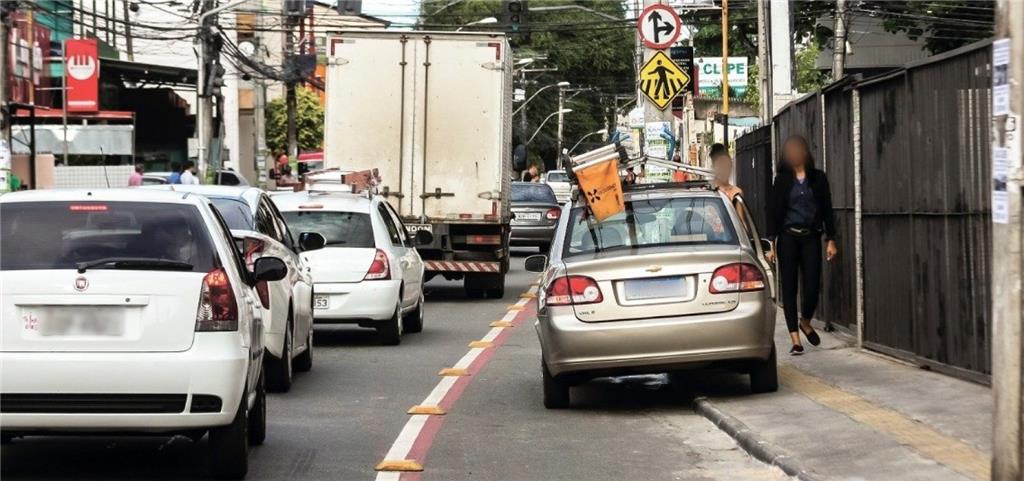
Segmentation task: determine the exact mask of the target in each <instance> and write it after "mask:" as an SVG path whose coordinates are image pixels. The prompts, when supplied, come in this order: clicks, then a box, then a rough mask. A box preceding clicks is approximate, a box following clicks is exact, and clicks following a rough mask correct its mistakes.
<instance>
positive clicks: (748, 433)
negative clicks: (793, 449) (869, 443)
mask: <svg viewBox="0 0 1024 481" xmlns="http://www.w3.org/2000/svg"><path fill="white" fill-rule="evenodd" d="M693 409H694V411H696V412H697V414H700V415H701V416H704V417H705V418H707V420H708V421H711V422H712V423H714V425H715V426H717V427H718V428H719V429H721V430H722V431H723V432H725V433H726V434H728V435H729V437H731V438H733V439H734V440H735V441H736V443H737V444H739V445H740V447H741V448H743V450H744V451H746V452H747V453H749V454H750V455H751V456H753V457H754V458H756V459H757V460H758V461H761V462H763V463H766V464H770V465H772V466H777V467H778V468H779V469H781V470H782V471H783V472H784V473H786V474H787V475H789V476H793V477H796V478H797V479H799V480H800V481H824V478H822V477H819V476H818V475H815V474H812V473H811V472H810V471H808V470H807V469H806V468H804V467H803V466H802V465H801V464H800V462H799V461H797V460H796V459H795V458H793V457H792V456H788V455H786V454H783V452H782V451H781V450H780V449H779V448H778V447H776V446H775V445H773V444H771V443H769V442H768V441H766V440H764V439H762V438H761V437H760V436H758V435H757V434H756V433H755V432H754V431H753V430H751V429H750V428H749V427H747V425H746V424H743V422H742V421H740V420H739V419H736V418H735V417H733V416H731V415H729V414H727V413H726V412H725V411H722V410H721V409H719V408H718V406H716V405H715V403H713V402H712V401H711V400H710V399H708V398H706V397H698V398H696V399H694V400H693Z"/></svg>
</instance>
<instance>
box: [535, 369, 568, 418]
mask: <svg viewBox="0 0 1024 481" xmlns="http://www.w3.org/2000/svg"><path fill="white" fill-rule="evenodd" d="M540 367H541V371H543V373H544V407H546V408H548V409H566V408H568V407H569V383H568V382H566V381H565V379H558V378H556V377H554V376H552V375H551V371H548V365H547V364H544V361H541V363H540Z"/></svg>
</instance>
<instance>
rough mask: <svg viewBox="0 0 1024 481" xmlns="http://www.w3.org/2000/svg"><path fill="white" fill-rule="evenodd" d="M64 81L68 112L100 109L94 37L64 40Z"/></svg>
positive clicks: (97, 65) (98, 70)
mask: <svg viewBox="0 0 1024 481" xmlns="http://www.w3.org/2000/svg"><path fill="white" fill-rule="evenodd" d="M64 60H65V64H64V81H65V85H67V88H68V90H67V109H68V112H96V111H98V110H99V109H100V102H99V92H100V55H99V49H98V48H97V46H96V39H94V38H81V39H68V40H65V41H64Z"/></svg>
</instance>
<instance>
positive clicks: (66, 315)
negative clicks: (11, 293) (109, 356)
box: [26, 306, 125, 337]
mask: <svg viewBox="0 0 1024 481" xmlns="http://www.w3.org/2000/svg"><path fill="white" fill-rule="evenodd" d="M124 314H125V312H124V309H123V308H116V307H115V308H111V307H89V306H73V307H72V306H68V307H63V306H62V307H58V308H52V307H51V308H43V309H40V310H39V311H38V314H37V317H36V320H35V325H34V326H31V327H29V326H26V327H27V328H29V329H32V330H35V331H37V332H38V333H39V334H38V335H39V336H43V337H119V336H122V335H124V327H125V326H124Z"/></svg>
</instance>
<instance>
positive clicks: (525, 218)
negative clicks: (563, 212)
mask: <svg viewBox="0 0 1024 481" xmlns="http://www.w3.org/2000/svg"><path fill="white" fill-rule="evenodd" d="M551 209H559V207H558V205H556V204H549V203H546V202H516V203H514V204H512V225H533V226H537V225H554V224H555V223H556V222H558V219H557V218H556V219H548V218H547V213H548V211H549V210H551ZM559 210H560V209H559Z"/></svg>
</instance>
